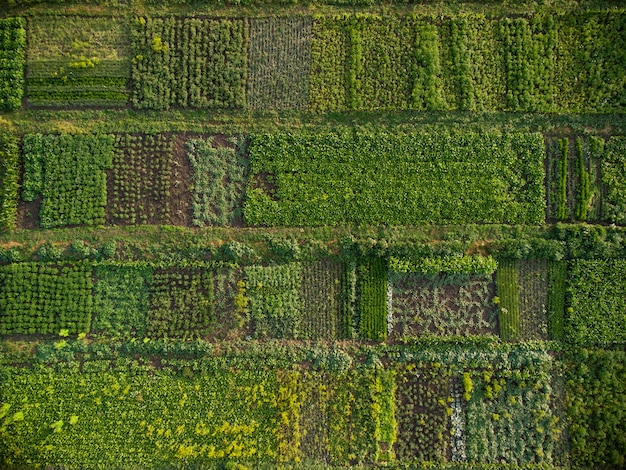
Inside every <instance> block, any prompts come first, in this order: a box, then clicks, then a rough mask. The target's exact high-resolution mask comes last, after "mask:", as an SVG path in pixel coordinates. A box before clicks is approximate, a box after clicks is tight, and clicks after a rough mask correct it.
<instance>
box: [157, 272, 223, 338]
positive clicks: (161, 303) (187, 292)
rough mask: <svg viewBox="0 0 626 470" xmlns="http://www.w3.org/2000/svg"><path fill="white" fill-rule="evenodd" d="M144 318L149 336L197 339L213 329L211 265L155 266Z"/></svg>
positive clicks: (213, 311) (213, 306)
mask: <svg viewBox="0 0 626 470" xmlns="http://www.w3.org/2000/svg"><path fill="white" fill-rule="evenodd" d="M149 289H150V310H149V312H148V314H147V319H146V335H147V336H148V337H149V338H163V337H165V338H197V337H201V336H204V335H206V334H207V333H210V332H211V331H212V330H213V329H214V328H215V303H214V285H213V272H212V271H211V269H210V268H202V269H200V268H176V267H171V268H167V269H155V270H154V272H153V274H152V280H151V283H150V286H149Z"/></svg>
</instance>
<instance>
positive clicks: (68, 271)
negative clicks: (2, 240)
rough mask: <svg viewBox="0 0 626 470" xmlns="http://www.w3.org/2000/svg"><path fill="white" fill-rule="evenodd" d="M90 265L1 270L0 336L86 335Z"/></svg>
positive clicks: (29, 265)
mask: <svg viewBox="0 0 626 470" xmlns="http://www.w3.org/2000/svg"><path fill="white" fill-rule="evenodd" d="M91 289H92V280H91V266H90V265H88V264H86V263H75V264H73V265H71V266H69V265H54V264H40V263H20V264H10V265H7V266H3V267H2V268H0V334H3V335H4V334H16V333H21V334H36V333H48V334H59V333H60V332H61V330H66V331H67V333H68V334H76V333H88V332H89V329H90V327H91V315H92V311H93V296H92V292H91Z"/></svg>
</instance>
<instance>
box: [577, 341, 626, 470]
mask: <svg viewBox="0 0 626 470" xmlns="http://www.w3.org/2000/svg"><path fill="white" fill-rule="evenodd" d="M567 366H568V368H567V382H566V391H567V418H568V420H569V435H570V443H571V444H570V458H571V459H572V461H573V462H576V464H577V466H579V467H580V468H622V467H624V464H625V463H626V410H624V403H625V402H626V353H624V351H603V350H597V351H588V350H584V349H581V350H576V351H574V352H573V353H571V355H570V356H569V357H568V361H567Z"/></svg>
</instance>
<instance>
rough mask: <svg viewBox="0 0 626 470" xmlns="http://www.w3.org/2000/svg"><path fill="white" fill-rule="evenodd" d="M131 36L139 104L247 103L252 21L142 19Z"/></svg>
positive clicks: (227, 105)
mask: <svg viewBox="0 0 626 470" xmlns="http://www.w3.org/2000/svg"><path fill="white" fill-rule="evenodd" d="M131 37H132V48H133V65H132V79H133V80H132V83H133V106H134V107H136V108H138V109H169V108H170V107H182V108H187V107H191V108H242V107H244V106H245V104H246V86H245V84H246V69H247V45H248V28H247V22H245V21H243V20H221V19H196V18H147V19H146V18H143V17H141V18H138V19H137V20H136V21H135V22H133V24H132V26H131Z"/></svg>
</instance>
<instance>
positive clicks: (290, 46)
mask: <svg viewBox="0 0 626 470" xmlns="http://www.w3.org/2000/svg"><path fill="white" fill-rule="evenodd" d="M311 25H312V20H311V18H310V17H288V18H283V17H273V18H252V19H250V26H249V27H250V48H249V51H248V81H247V93H248V96H247V100H248V105H249V106H250V107H251V108H253V109H302V108H307V107H308V102H309V75H310V67H311V34H312V32H311Z"/></svg>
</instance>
